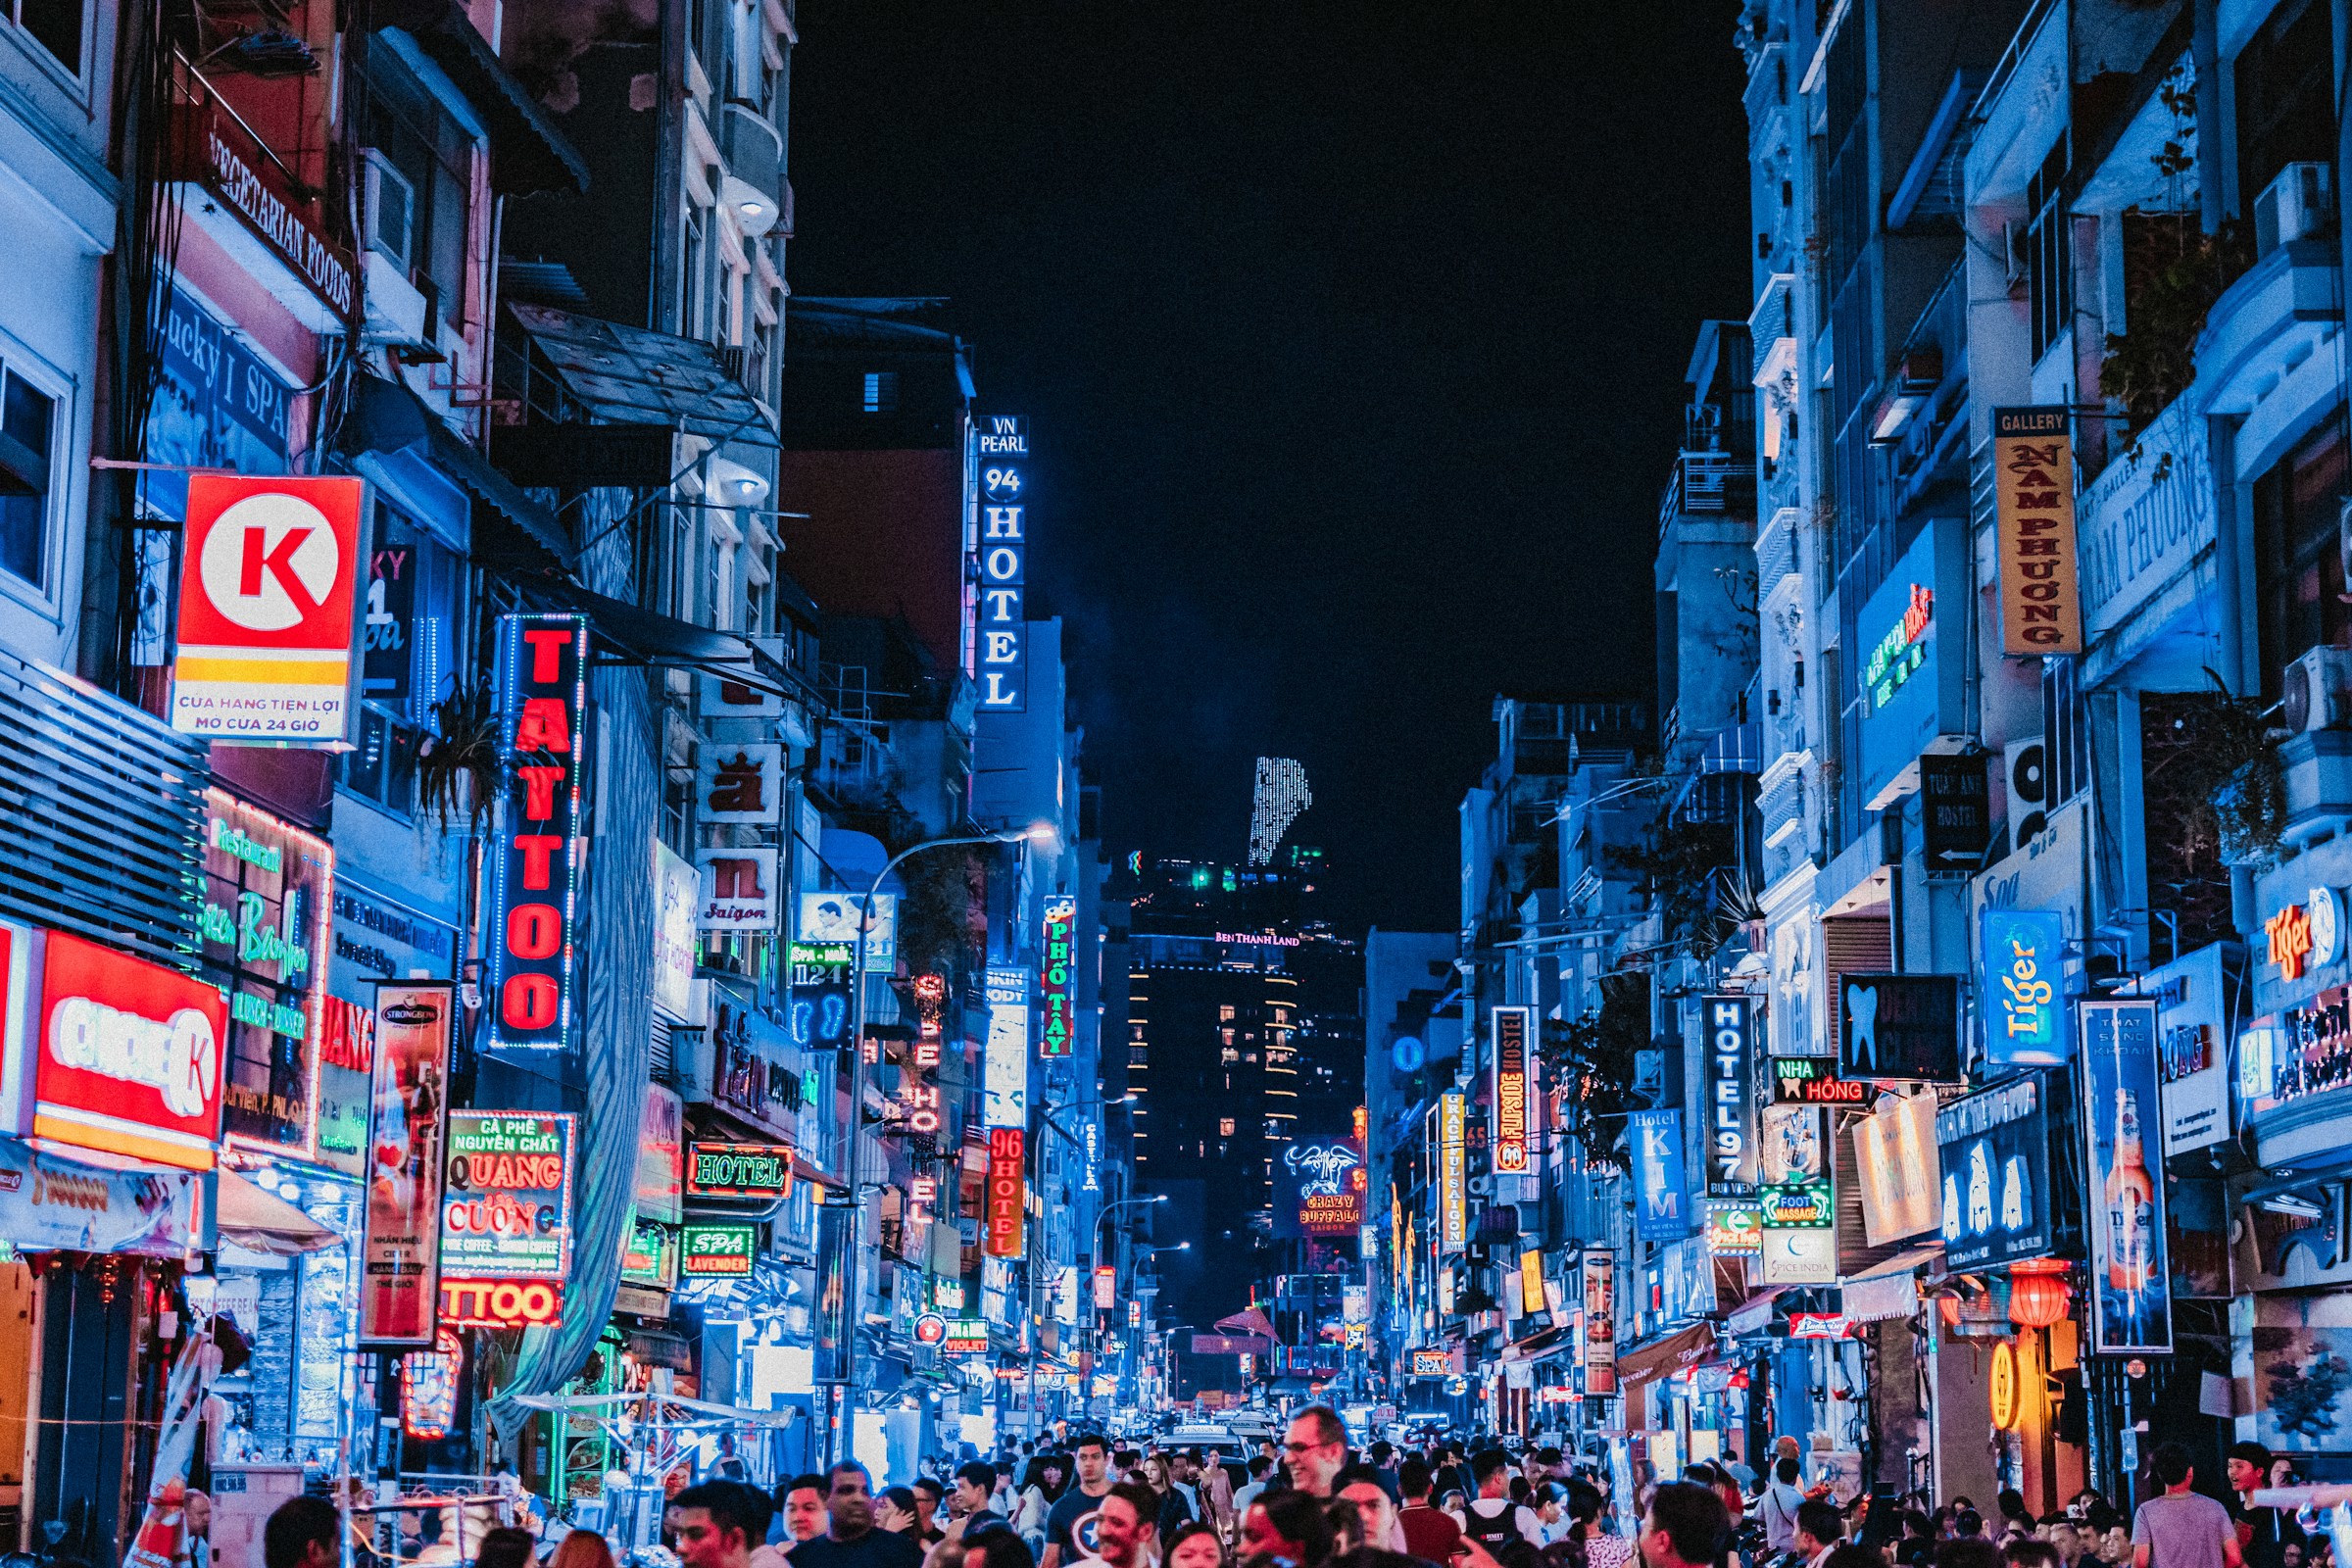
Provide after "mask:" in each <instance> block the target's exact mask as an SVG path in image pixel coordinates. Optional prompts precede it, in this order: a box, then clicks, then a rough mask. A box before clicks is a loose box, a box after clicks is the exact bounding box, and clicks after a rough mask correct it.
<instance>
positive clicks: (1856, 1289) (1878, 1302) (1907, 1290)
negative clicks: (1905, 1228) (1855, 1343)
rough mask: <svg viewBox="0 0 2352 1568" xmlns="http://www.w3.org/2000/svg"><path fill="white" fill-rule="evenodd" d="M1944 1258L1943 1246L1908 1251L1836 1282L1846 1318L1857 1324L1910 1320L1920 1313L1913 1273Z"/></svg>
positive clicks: (1935, 1245)
mask: <svg viewBox="0 0 2352 1568" xmlns="http://www.w3.org/2000/svg"><path fill="white" fill-rule="evenodd" d="M1942 1255H1943V1244H1942V1243H1940V1242H1936V1243H1931V1244H1928V1245H1926V1246H1921V1247H1913V1248H1908V1249H1906V1250H1903V1251H1900V1252H1897V1253H1896V1254H1895V1255H1894V1256H1892V1257H1890V1258H1888V1259H1887V1260H1886V1261H1885V1262H1883V1263H1880V1264H1878V1265H1876V1266H1875V1267H1873V1268H1870V1269H1868V1270H1865V1271H1864V1272H1862V1273H1860V1274H1857V1275H1854V1276H1853V1277H1852V1278H1850V1279H1846V1280H1842V1281H1840V1282H1839V1284H1840V1287H1841V1294H1842V1297H1843V1299H1844V1302H1845V1315H1846V1316H1847V1317H1848V1318H1850V1319H1851V1320H1853V1321H1854V1322H1856V1323H1878V1322H1882V1321H1884V1320H1886V1319H1887V1318H1898V1317H1909V1316H1910V1315H1911V1314H1912V1313H1914V1312H1916V1311H1918V1310H1919V1281H1918V1279H1917V1278H1916V1277H1915V1273H1914V1271H1915V1270H1917V1269H1918V1267H1919V1266H1920V1265H1921V1264H1922V1263H1927V1262H1933V1261H1934V1260H1935V1259H1936V1258H1939V1257H1941V1256H1942Z"/></svg>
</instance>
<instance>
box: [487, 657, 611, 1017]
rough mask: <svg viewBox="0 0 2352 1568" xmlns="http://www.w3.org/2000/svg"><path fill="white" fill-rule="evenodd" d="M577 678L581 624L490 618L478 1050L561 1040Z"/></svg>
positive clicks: (573, 874)
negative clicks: (494, 718)
mask: <svg viewBox="0 0 2352 1568" xmlns="http://www.w3.org/2000/svg"><path fill="white" fill-rule="evenodd" d="M587 672H588V622H587V619H586V617H584V616H580V615H504V616H501V617H500V618H499V623H498V662H497V668H496V673H495V680H496V685H495V688H494V690H493V701H494V706H495V708H496V711H497V713H498V724H499V778H500V786H501V794H500V800H499V803H498V836H497V839H496V841H495V843H494V845H493V847H492V849H491V852H490V855H489V857H488V858H489V862H490V877H489V882H490V888H489V898H488V900H487V909H486V911H485V912H486V914H487V916H488V922H487V929H486V931H485V932H484V941H483V946H484V947H486V948H487V949H488V950H489V963H488V965H487V969H486V973H485V976H484V978H485V981H486V985H485V990H486V991H487V993H488V995H487V997H486V998H485V1001H486V1003H487V1004H488V1005H487V1008H486V1010H487V1011H488V1012H489V1015H490V1037H489V1044H490V1045H492V1046H494V1047H498V1048H502V1049H505V1050H509V1051H517V1050H527V1051H557V1050H562V1049H563V1048H564V1046H565V1045H567V1044H569V1041H570V1034H571V1017H572V965H573V957H574V954H573V948H574V940H575V936H576V932H577V929H578V926H577V922H578V918H579V850H580V825H581V824H580V786H581V777H580V773H581V766H580V763H581V754H582V752H583V751H584V750H585V745H584V741H585V737H584V735H583V733H582V725H581V720H582V717H583V716H584V712H585V710H586V706H587Z"/></svg>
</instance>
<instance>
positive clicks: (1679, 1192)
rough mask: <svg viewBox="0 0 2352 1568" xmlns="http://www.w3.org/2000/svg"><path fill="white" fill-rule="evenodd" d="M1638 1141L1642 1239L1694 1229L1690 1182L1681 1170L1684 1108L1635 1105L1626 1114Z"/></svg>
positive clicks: (1637, 1218) (1637, 1222)
mask: <svg viewBox="0 0 2352 1568" xmlns="http://www.w3.org/2000/svg"><path fill="white" fill-rule="evenodd" d="M1626 1136H1627V1138H1628V1139H1629V1140H1630V1141H1631V1142H1632V1144H1633V1146H1634V1192H1635V1195H1636V1198H1635V1202H1636V1205H1637V1206H1636V1208H1635V1211H1634V1228H1635V1232H1636V1234H1638V1235H1639V1236H1640V1237H1641V1238H1642V1240H1643V1241H1647V1242H1671V1241H1679V1240H1681V1239H1682V1238H1683V1237H1686V1236H1688V1235H1690V1234H1691V1193H1690V1182H1689V1179H1688V1178H1687V1176H1686V1175H1685V1174H1684V1170H1683V1112H1682V1109H1681V1107H1680V1106H1677V1107H1674V1108H1672V1109H1667V1110H1637V1111H1634V1112H1633V1113H1632V1114H1631V1115H1629V1116H1628V1117H1627V1118H1626Z"/></svg>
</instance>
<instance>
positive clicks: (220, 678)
mask: <svg viewBox="0 0 2352 1568" xmlns="http://www.w3.org/2000/svg"><path fill="white" fill-rule="evenodd" d="M366 491H367V486H366V483H365V482H364V481H362V480H359V479H348V478H322V477H296V476H291V475H281V476H277V477H271V478H249V477H245V476H243V475H239V474H221V473H198V474H192V475H190V476H189V479H188V517H187V524H186V529H185V537H186V541H187V553H186V564H185V568H184V569H183V570H182V571H181V573H180V584H179V635H178V642H177V648H176V652H175V656H174V660H173V664H172V728H173V729H176V730H178V731H180V732H181V733H182V734H186V735H203V736H209V737H212V738H214V739H217V740H229V741H249V742H265V743H270V744H275V745H286V746H336V745H340V744H341V743H342V742H343V741H344V740H345V738H346V736H347V732H348V730H349V728H350V722H351V707H352V690H351V687H352V657H351V646H352V632H353V624H354V608H355V605H356V601H357V599H358V596H359V593H360V591H361V590H360V581H361V579H360V571H359V567H360V563H361V562H362V560H363V559H364V555H365V548H366V546H365V539H364V533H365V530H364V528H363V526H362V523H363V519H364V518H365V517H366V515H367V508H366V500H367V496H366Z"/></svg>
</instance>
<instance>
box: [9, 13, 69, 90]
mask: <svg viewBox="0 0 2352 1568" xmlns="http://www.w3.org/2000/svg"><path fill="white" fill-rule="evenodd" d="M81 19H82V8H81V0H14V3H13V4H12V5H11V6H10V8H9V20H11V21H12V22H14V23H16V25H18V26H20V27H23V28H24V29H25V31H26V32H28V33H30V34H32V41H33V42H34V43H37V44H39V45H40V46H41V47H42V48H44V49H46V50H48V51H49V53H51V54H52V55H54V56H56V57H57V61H58V63H59V64H60V65H62V66H64V67H65V68H66V69H67V70H68V71H70V72H72V73H73V74H74V75H76V76H78V75H80V74H81V31H82V28H81Z"/></svg>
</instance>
